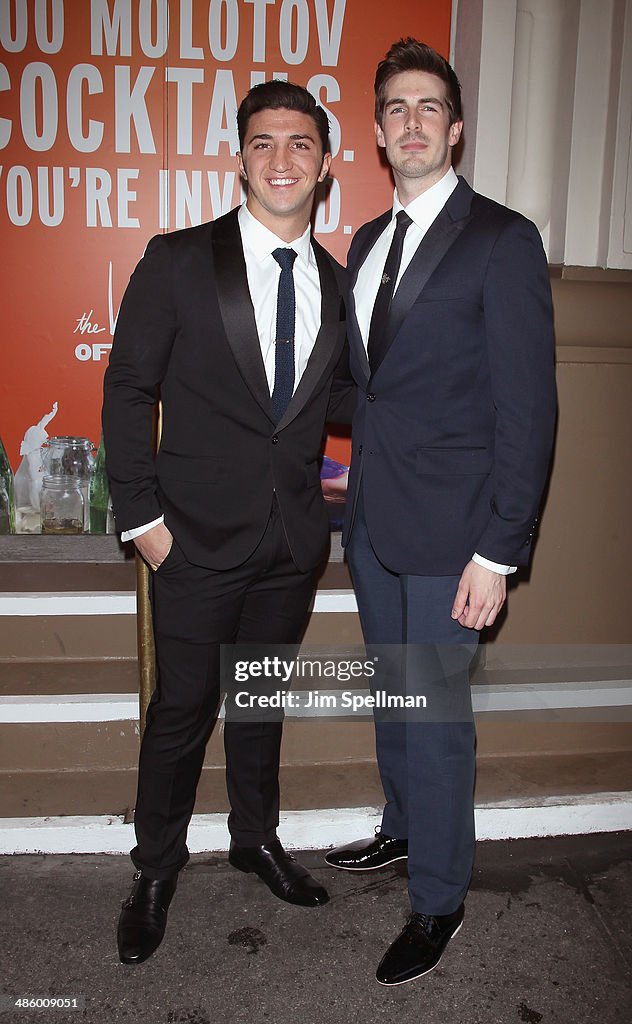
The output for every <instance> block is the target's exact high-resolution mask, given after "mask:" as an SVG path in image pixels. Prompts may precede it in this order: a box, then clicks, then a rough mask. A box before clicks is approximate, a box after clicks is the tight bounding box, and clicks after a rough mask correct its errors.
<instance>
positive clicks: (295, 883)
mask: <svg viewBox="0 0 632 1024" xmlns="http://www.w3.org/2000/svg"><path fill="white" fill-rule="evenodd" d="M228 860H229V862H230V863H231V864H232V865H233V867H234V868H238V869H239V871H246V872H249V871H254V872H255V874H257V875H259V878H260V879H261V880H262V882H265V883H266V885H267V886H268V888H269V889H270V891H271V892H273V893H274V895H275V896H278V897H279V899H280V900H285V902H286V903H295V904H296V905H297V906H299V907H322V906H323V904H325V903H327V902H328V901H329V895H328V893H327V890H326V889H323V887H322V885H319V884H318V882H317V881H316V879H314V878H312V876H311V875H310V873H309V871H308V870H307V868H304V867H303V866H302V865H301V864H297V862H296V861H295V860H294V858H293V857H292V856H290V854H289V853H286V852H285V850H284V849H283V847H282V846H281V843H280V842H279V840H278V839H273V840H272V841H271V842H269V843H264V844H263V846H237V844H236V843H235V842H233V841H232V840H231V844H230V850H229V852H228Z"/></svg>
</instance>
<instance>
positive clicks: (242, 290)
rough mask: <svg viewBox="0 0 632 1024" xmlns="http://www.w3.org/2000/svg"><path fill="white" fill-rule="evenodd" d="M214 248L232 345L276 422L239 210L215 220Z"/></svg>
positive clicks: (254, 390) (224, 317)
mask: <svg viewBox="0 0 632 1024" xmlns="http://www.w3.org/2000/svg"><path fill="white" fill-rule="evenodd" d="M212 246H213V261H214V267H215V283H216V286H217V299H218V302H219V308H220V312H221V314H222V321H223V324H224V330H225V332H226V337H227V338H228V344H229V345H230V347H231V350H232V353H233V355H234V357H235V361H236V363H237V366H238V367H239V370H240V373H241V375H242V377H243V378H244V380H245V382H246V384H247V385H248V387H249V389H250V391H251V392H252V395H253V398H254V399H255V400H256V401H257V402H258V403H259V405H260V406H261V408H262V409H263V411H264V412H265V413H266V415H267V416H269V417H270V419H271V420H272V422H274V418H273V416H272V410H271V408H270V390H269V388H268V381H267V379H266V372H265V367H264V365H263V357H262V355H261V345H260V344H259V335H258V333H257V323H256V321H255V313H254V309H253V306H252V299H251V298H250V292H249V290H248V277H247V275H246V263H245V260H244V251H243V247H242V244H241V232H240V230H239V222H238V220H237V210H232V211H231V212H230V213H228V214H226V216H225V217H220V218H219V220H217V221H215V223H214V224H213V232H212Z"/></svg>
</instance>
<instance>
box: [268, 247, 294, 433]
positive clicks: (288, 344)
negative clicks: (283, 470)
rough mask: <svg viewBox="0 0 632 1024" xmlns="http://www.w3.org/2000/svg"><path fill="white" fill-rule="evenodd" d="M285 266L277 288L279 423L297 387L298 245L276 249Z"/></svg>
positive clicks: (276, 412)
mask: <svg viewBox="0 0 632 1024" xmlns="http://www.w3.org/2000/svg"><path fill="white" fill-rule="evenodd" d="M272 255H273V256H274V258H275V260H276V261H277V263H278V264H279V266H280V267H281V274H280V276H279V290H278V292H277V321H276V342H275V345H276V349H275V355H274V390H273V391H272V411H273V413H274V417H275V421H276V422H277V423H278V422H279V420H280V419H281V418H282V417H283V414H284V412H285V410H286V409H287V407H288V405H289V404H290V399H291V397H292V393H293V391H294V321H295V317H296V298H295V295H294V274H293V273H292V267H293V266H294V260H295V259H296V253H295V252H294V249H275V250H274V252H273V253H272Z"/></svg>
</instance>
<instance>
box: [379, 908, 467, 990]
mask: <svg viewBox="0 0 632 1024" xmlns="http://www.w3.org/2000/svg"><path fill="white" fill-rule="evenodd" d="M463 914H464V906H463V904H461V906H460V907H459V908H458V910H455V912H454V913H453V914H444V915H443V916H439V917H432V916H431V915H430V914H411V915H410V917H409V918H408V921H407V922H406V927H405V928H404V930H403V932H402V933H401V935H398V937H397V938H396V939H395V942H394V943H393V944H392V945H391V946H390V947H389V948H388V949H387V951H386V953H385V954H384V956H383V957H382V959H381V961H380V965H379V967H378V969H377V971H376V973H375V977H376V978H377V980H378V981H379V983H380V985H403V984H404V983H405V982H407V981H414V980H415V978H421V977H423V975H424V974H428V972H429V971H431V970H432V969H433V968H434V967H436V966H437V964H438V963H439V961H440V960H441V957H442V956H443V951H444V949H445V947H446V946H447V944H448V942H449V941H450V939H452V938H454V936H455V935H456V933H457V932H458V930H459V928H460V927H461V925H462V924H463Z"/></svg>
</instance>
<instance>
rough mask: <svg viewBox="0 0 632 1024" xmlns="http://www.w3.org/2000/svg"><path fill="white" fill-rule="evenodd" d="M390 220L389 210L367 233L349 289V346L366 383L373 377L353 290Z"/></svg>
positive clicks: (357, 255)
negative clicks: (361, 270) (365, 262)
mask: <svg viewBox="0 0 632 1024" xmlns="http://www.w3.org/2000/svg"><path fill="white" fill-rule="evenodd" d="M390 219H391V211H390V210H388V211H387V212H386V213H383V214H382V216H381V217H378V218H377V220H375V221H373V223H372V226H371V228H370V230H368V231H367V236H366V238H365V239H363V241H362V244H361V246H360V248H359V249H358V252H357V254H356V256H355V263H354V267H353V270H352V274H351V286H350V289H349V309H348V311H347V336H348V338H349V346H350V348H351V350H352V352H353V353H354V355H355V357H356V359H357V361H358V366H359V367H360V369H361V371H362V374H363V376H364V379H365V381H368V379H369V377H370V376H371V371H370V369H369V359H368V356H367V353H366V348H365V346H364V342H363V340H362V334H361V333H360V328H359V327H358V320H357V317H356V307H355V295H354V293H353V289H354V288H355V283H356V281H357V279H358V273H359V271H360V267H361V266H362V264H363V263H364V261H365V259H366V258H367V256H368V255H369V253H370V252H371V249H372V248H373V246H374V245H375V243H376V242H377V240H378V238H379V237H380V235H381V234H382V232H383V231H384V228H385V227H386V225H387V224H388V222H389V221H390Z"/></svg>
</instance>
